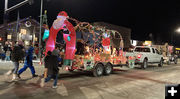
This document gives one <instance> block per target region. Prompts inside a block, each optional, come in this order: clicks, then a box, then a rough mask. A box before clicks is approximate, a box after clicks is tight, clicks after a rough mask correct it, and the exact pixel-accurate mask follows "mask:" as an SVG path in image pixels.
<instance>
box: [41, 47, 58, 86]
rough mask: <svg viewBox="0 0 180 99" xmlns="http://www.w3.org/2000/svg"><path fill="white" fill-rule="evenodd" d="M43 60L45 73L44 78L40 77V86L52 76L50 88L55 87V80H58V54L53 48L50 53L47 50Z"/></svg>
mask: <svg viewBox="0 0 180 99" xmlns="http://www.w3.org/2000/svg"><path fill="white" fill-rule="evenodd" d="M44 61H45V73H44V78H42V79H41V83H40V85H41V87H44V83H45V82H48V81H50V80H51V79H52V78H53V79H54V83H53V86H52V88H57V80H58V72H59V68H58V63H59V62H58V55H57V53H56V51H55V50H53V52H52V54H51V52H50V51H48V52H47V56H46V57H45V59H44Z"/></svg>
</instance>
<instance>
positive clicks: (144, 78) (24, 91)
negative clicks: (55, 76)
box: [0, 62, 180, 99]
mask: <svg viewBox="0 0 180 99" xmlns="http://www.w3.org/2000/svg"><path fill="white" fill-rule="evenodd" d="M34 65H35V69H36V72H37V74H38V75H41V74H42V71H43V66H39V65H38V64H34ZM20 66H21V67H22V64H21V65H20ZM11 68H12V63H10V62H6V63H5V62H0V99H165V85H166V84H178V83H180V77H179V76H180V64H179V63H178V64H176V65H174V64H172V65H168V66H167V65H164V66H163V67H158V66H157V65H150V66H149V67H148V68H147V69H146V70H142V69H140V68H138V67H136V68H135V69H128V68H126V67H123V68H116V71H114V72H113V74H111V75H109V76H102V77H93V76H92V74H91V73H90V72H73V73H69V72H65V71H62V70H61V71H60V76H59V80H58V88H57V89H52V88H51V86H52V83H53V80H52V81H50V82H48V83H47V84H46V85H45V87H44V88H41V87H40V85H39V84H40V79H41V76H39V77H37V78H31V73H30V70H29V69H27V71H25V72H24V73H23V74H22V75H21V77H22V79H21V80H20V81H17V82H10V79H11V77H12V76H4V75H3V74H4V73H5V72H7V71H8V70H9V69H11Z"/></svg>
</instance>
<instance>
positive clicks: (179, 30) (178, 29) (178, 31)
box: [171, 27, 180, 44]
mask: <svg viewBox="0 0 180 99" xmlns="http://www.w3.org/2000/svg"><path fill="white" fill-rule="evenodd" d="M175 33H180V27H179V28H177V29H176V30H175ZM173 35H174V34H173V33H171V44H173V41H174V40H173V39H174V38H173Z"/></svg>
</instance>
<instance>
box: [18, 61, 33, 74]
mask: <svg viewBox="0 0 180 99" xmlns="http://www.w3.org/2000/svg"><path fill="white" fill-rule="evenodd" d="M27 68H29V69H30V70H31V73H32V75H34V74H35V69H34V66H33V64H32V62H30V63H27V61H26V62H25V63H24V67H23V68H21V69H20V70H19V71H18V74H19V75H20V74H21V73H23V72H24V71H25V70H26V69H27Z"/></svg>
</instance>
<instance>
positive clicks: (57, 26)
mask: <svg viewBox="0 0 180 99" xmlns="http://www.w3.org/2000/svg"><path fill="white" fill-rule="evenodd" d="M66 18H68V15H67V13H66V12H65V11H61V12H60V13H59V14H58V16H57V19H56V20H55V21H54V22H53V26H52V27H51V29H50V34H49V38H48V40H47V42H46V53H47V52H48V51H52V50H54V46H55V41H56V36H57V33H58V32H59V31H60V30H62V29H65V28H64V27H66V29H67V30H68V31H69V32H70V34H65V33H64V34H63V38H64V40H65V42H66V51H65V60H73V59H74V55H75V49H76V32H75V30H74V27H73V25H72V24H71V23H70V22H69V21H68V20H67V19H66ZM68 36H69V37H70V41H68Z"/></svg>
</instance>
